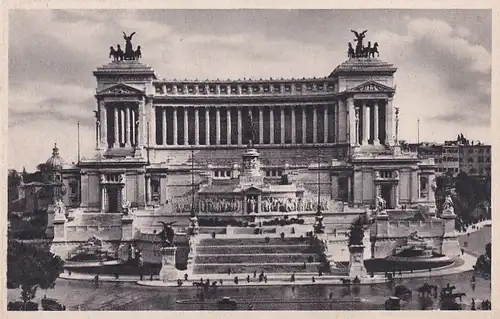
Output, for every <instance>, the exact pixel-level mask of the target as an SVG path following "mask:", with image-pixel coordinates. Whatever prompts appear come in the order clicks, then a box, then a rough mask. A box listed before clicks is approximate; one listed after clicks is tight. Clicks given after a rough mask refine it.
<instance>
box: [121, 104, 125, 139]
mask: <svg viewBox="0 0 500 319" xmlns="http://www.w3.org/2000/svg"><path fill="white" fill-rule="evenodd" d="M120 128H121V131H120V133H121V134H120V144H125V110H124V109H121V110H120Z"/></svg>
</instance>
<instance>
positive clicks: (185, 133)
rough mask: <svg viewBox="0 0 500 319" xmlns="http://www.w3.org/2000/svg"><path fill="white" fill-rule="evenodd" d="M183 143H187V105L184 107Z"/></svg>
mask: <svg viewBox="0 0 500 319" xmlns="http://www.w3.org/2000/svg"><path fill="white" fill-rule="evenodd" d="M184 145H189V120H188V108H187V107H184Z"/></svg>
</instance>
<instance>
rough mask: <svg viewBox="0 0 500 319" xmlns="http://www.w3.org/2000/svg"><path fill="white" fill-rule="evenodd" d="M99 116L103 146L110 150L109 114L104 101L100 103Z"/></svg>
mask: <svg viewBox="0 0 500 319" xmlns="http://www.w3.org/2000/svg"><path fill="white" fill-rule="evenodd" d="M99 115H100V119H99V121H100V122H101V129H100V131H101V145H102V147H103V148H105V149H106V148H108V114H107V108H106V104H105V103H104V102H103V101H100V102H99Z"/></svg>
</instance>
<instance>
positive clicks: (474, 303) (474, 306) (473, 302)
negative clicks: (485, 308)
mask: <svg viewBox="0 0 500 319" xmlns="http://www.w3.org/2000/svg"><path fill="white" fill-rule="evenodd" d="M470 310H476V301H475V300H474V298H472V304H471V307H470Z"/></svg>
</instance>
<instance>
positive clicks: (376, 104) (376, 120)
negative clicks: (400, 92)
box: [373, 101, 380, 145]
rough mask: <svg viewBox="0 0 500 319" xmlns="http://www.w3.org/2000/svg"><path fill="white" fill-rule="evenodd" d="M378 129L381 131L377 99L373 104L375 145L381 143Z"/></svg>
mask: <svg viewBox="0 0 500 319" xmlns="http://www.w3.org/2000/svg"><path fill="white" fill-rule="evenodd" d="M378 131H379V121H378V103H377V101H375V103H374V104H373V144H374V145H380V140H379V137H378Z"/></svg>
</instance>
